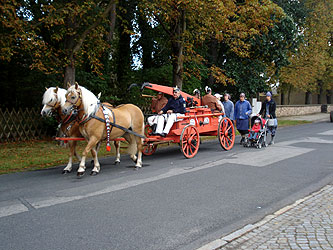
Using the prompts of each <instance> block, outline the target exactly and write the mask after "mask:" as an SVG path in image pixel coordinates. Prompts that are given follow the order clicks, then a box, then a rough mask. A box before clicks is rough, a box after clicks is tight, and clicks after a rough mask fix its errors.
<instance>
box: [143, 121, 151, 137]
mask: <svg viewBox="0 0 333 250" xmlns="http://www.w3.org/2000/svg"><path fill="white" fill-rule="evenodd" d="M152 132H153V129H152V128H151V126H150V125H149V124H147V125H146V126H145V131H144V134H145V136H146V137H149V136H150V135H151V133H152Z"/></svg>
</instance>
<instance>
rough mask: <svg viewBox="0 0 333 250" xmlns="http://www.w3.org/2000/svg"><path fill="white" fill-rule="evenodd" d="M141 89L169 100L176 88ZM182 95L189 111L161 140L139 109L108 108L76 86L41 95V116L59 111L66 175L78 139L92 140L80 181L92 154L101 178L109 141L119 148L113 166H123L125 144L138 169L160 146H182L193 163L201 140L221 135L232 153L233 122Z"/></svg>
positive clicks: (147, 85)
mask: <svg viewBox="0 0 333 250" xmlns="http://www.w3.org/2000/svg"><path fill="white" fill-rule="evenodd" d="M143 89H151V90H154V91H157V92H162V93H164V94H167V95H172V94H173V88H171V87H167V86H162V85H157V84H151V83H144V84H143V85H142V90H143ZM180 94H181V95H182V97H183V98H184V99H185V101H186V103H187V106H188V107H187V108H186V112H185V114H183V115H181V116H178V117H177V121H176V122H175V123H174V124H173V126H172V128H171V130H170V132H169V133H168V134H167V135H166V136H165V137H163V136H157V135H152V134H151V132H152V128H151V127H150V126H149V125H146V126H145V127H144V117H143V113H142V111H141V110H140V109H139V108H138V107H136V106H135V105H132V104H124V105H120V106H117V107H112V106H111V105H110V104H108V103H100V102H99V98H98V97H96V96H95V95H94V94H93V93H92V92H91V91H89V90H87V89H86V88H84V87H82V86H79V85H78V84H77V83H76V84H75V85H73V86H69V88H68V90H67V91H66V90H64V89H58V87H57V88H49V89H47V90H46V92H45V93H44V96H43V104H44V107H43V109H42V112H41V113H42V115H51V114H52V112H57V113H58V115H59V117H60V120H61V122H60V125H59V126H60V128H61V130H62V132H63V133H64V134H65V135H66V136H65V137H60V138H56V139H57V140H62V141H65V142H66V141H68V142H70V156H69V162H68V164H67V166H66V167H65V169H64V170H63V173H69V172H71V170H72V157H73V156H74V155H76V156H77V154H76V151H75V145H76V141H78V140H87V141H88V143H87V146H86V148H85V150H84V151H83V153H82V158H81V161H80V165H79V169H78V173H77V174H78V176H82V175H83V174H84V172H85V159H86V156H87V154H88V152H91V153H92V156H93V158H94V168H93V170H92V174H93V175H95V174H97V173H99V171H100V165H99V162H98V158H97V152H98V148H99V144H100V142H101V141H102V140H104V139H106V140H107V150H110V144H109V143H110V141H114V143H115V147H116V160H115V163H119V162H120V151H119V148H120V147H119V142H120V141H127V142H128V143H129V147H128V153H129V154H130V156H131V159H132V160H133V161H134V162H135V164H136V168H140V167H142V160H141V155H142V154H144V155H152V154H153V153H154V152H155V151H156V148H157V146H158V145H159V144H163V143H178V144H179V145H180V148H181V151H182V152H183V154H184V156H185V157H186V158H192V157H194V156H195V155H196V154H197V152H198V150H199V146H200V136H217V137H218V139H219V142H220V144H221V146H222V148H223V149H224V150H230V149H231V148H232V147H233V145H234V142H235V129H234V126H233V123H232V121H231V120H230V119H229V118H226V117H223V115H224V114H223V113H221V112H215V111H212V110H210V109H209V108H207V107H205V106H202V105H201V100H200V99H198V98H196V97H194V96H191V95H188V94H187V93H185V92H181V93H180ZM194 104H195V105H194ZM72 118H73V119H72ZM80 135H81V137H80ZM83 137H84V138H83ZM136 154H137V156H136ZM78 159H80V158H79V157H78Z"/></svg>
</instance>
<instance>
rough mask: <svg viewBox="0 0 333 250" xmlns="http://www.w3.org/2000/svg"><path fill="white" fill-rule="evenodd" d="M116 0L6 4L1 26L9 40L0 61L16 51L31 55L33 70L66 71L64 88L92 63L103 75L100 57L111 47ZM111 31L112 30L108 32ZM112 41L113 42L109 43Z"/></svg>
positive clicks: (2, 44)
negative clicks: (79, 69) (78, 69)
mask: <svg viewBox="0 0 333 250" xmlns="http://www.w3.org/2000/svg"><path fill="white" fill-rule="evenodd" d="M114 5H115V1H114V0H110V1H91V0H85V1H83V0H82V1H46V0H45V1H18V2H16V1H14V0H11V1H5V2H4V4H3V5H2V6H1V8H2V11H3V12H4V15H3V16H2V19H1V23H2V27H3V28H4V29H5V33H6V34H7V35H6V36H7V38H8V40H7V41H6V42H5V41H3V42H1V44H0V46H1V59H3V60H10V58H11V56H12V55H14V54H15V53H17V48H21V49H24V50H26V51H28V52H29V53H30V54H31V57H32V59H33V60H32V64H31V65H30V68H31V69H38V70H40V71H43V72H45V73H47V74H52V73H61V72H63V78H64V85H66V84H67V83H68V82H69V83H71V84H73V83H74V82H75V68H76V67H77V66H78V65H81V64H82V63H83V62H84V61H85V60H89V62H90V64H91V67H92V70H93V71H94V72H95V73H96V74H101V68H102V66H103V65H102V64H101V63H100V60H99V57H100V56H101V54H102V53H103V52H104V51H105V49H107V48H108V47H109V43H108V40H107V39H105V37H107V36H109V34H110V33H112V32H113V31H112V30H111V29H112V28H113V27H114V26H112V25H107V23H109V22H110V20H114V18H109V15H115V12H114V11H112V10H114V7H115V6H114ZM108 29H109V30H108ZM109 41H110V40H109Z"/></svg>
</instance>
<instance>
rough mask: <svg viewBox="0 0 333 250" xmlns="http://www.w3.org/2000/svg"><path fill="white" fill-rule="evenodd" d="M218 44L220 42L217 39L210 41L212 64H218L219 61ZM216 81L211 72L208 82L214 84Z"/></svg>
mask: <svg viewBox="0 0 333 250" xmlns="http://www.w3.org/2000/svg"><path fill="white" fill-rule="evenodd" d="M217 45H218V42H217V40H216V39H213V40H212V41H211V42H210V46H209V50H210V56H211V63H212V64H216V63H217ZM214 82H215V79H214V77H213V75H212V74H210V76H209V78H208V84H209V85H210V86H212V85H213V84H214Z"/></svg>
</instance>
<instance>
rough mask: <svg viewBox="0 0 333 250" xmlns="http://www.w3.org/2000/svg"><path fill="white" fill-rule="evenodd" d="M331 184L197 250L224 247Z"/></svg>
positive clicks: (329, 185) (214, 249)
mask: <svg viewBox="0 0 333 250" xmlns="http://www.w3.org/2000/svg"><path fill="white" fill-rule="evenodd" d="M331 186H332V184H328V185H326V186H324V187H323V188H321V189H320V190H318V191H315V192H313V193H311V194H310V195H308V196H306V197H304V198H302V199H299V200H297V201H295V202H294V203H293V204H291V205H287V206H285V207H283V208H281V209H279V210H277V211H276V212H274V213H273V214H270V215H267V216H265V217H264V218H263V219H262V220H260V221H258V222H257V223H255V224H248V225H246V226H244V227H243V228H241V229H238V230H236V231H234V232H232V233H230V234H228V235H226V236H223V237H222V238H220V239H217V240H214V241H212V242H210V243H208V244H206V245H204V246H202V247H200V248H198V249H197V250H217V249H220V248H222V247H224V246H226V245H227V244H229V243H231V242H232V241H234V240H236V239H238V238H240V237H242V236H243V235H245V234H247V233H249V232H251V231H253V230H254V229H257V228H259V227H261V226H263V225H265V224H266V223H267V222H270V221H271V220H273V219H275V218H276V217H278V216H280V215H282V214H284V213H286V212H288V211H289V210H290V209H292V208H295V207H296V206H298V205H300V204H301V203H303V202H305V201H307V200H308V199H310V198H312V197H314V196H316V195H318V194H320V193H322V192H324V191H325V190H326V189H328V188H329V187H331Z"/></svg>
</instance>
